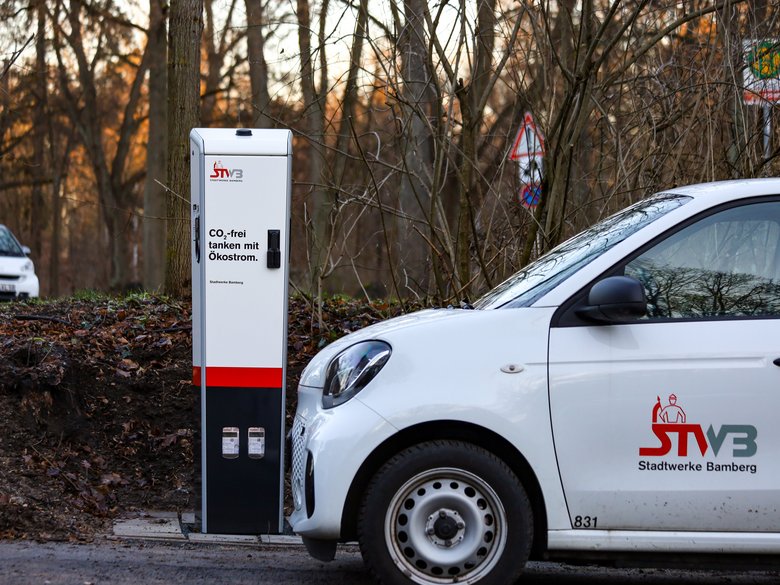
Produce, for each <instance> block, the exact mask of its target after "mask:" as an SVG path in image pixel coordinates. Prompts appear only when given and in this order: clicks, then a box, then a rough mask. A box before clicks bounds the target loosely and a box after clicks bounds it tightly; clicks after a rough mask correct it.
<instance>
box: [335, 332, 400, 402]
mask: <svg viewBox="0 0 780 585" xmlns="http://www.w3.org/2000/svg"><path fill="white" fill-rule="evenodd" d="M391 351H392V350H391V348H390V346H389V345H388V344H387V343H385V342H384V341H375V340H374V341H361V342H359V343H356V344H355V345H351V346H350V347H348V348H347V349H345V350H344V351H342V352H341V353H340V354H338V355H337V356H336V357H334V358H333V360H331V362H330V365H329V366H328V372H327V374H326V375H325V387H324V388H323V390H322V407H323V408H333V407H334V406H338V405H339V404H344V403H345V402H346V401H347V400H349V399H350V398H352V397H353V396H355V394H357V393H358V392H360V391H361V390H362V389H363V388H365V387H366V386H367V385H368V383H369V382H370V381H371V380H373V379H374V376H376V375H377V374H378V373H379V370H381V369H382V366H384V365H385V363H386V362H387V360H388V359H389V358H390V353H391Z"/></svg>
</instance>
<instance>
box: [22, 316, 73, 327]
mask: <svg viewBox="0 0 780 585" xmlns="http://www.w3.org/2000/svg"><path fill="white" fill-rule="evenodd" d="M14 319H18V320H19V321H53V322H54V323H62V324H63V325H67V326H68V327H72V326H73V324H72V323H70V322H68V321H65V319H60V318H59V317H52V316H51V315H14Z"/></svg>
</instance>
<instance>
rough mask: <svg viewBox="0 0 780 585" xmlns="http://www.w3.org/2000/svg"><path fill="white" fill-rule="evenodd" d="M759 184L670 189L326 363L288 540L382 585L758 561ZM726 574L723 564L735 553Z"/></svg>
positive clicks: (768, 273) (770, 546)
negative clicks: (364, 569)
mask: <svg viewBox="0 0 780 585" xmlns="http://www.w3.org/2000/svg"><path fill="white" fill-rule="evenodd" d="M778 366H780V179H756V180H744V181H729V182H720V183H710V184H702V185H693V186H688V187H683V188H675V189H672V190H669V191H666V192H663V193H660V194H657V195H654V196H652V197H650V198H647V199H645V200H643V201H640V202H638V203H636V204H634V205H632V206H631V207H629V208H627V209H626V210H624V211H622V212H620V213H618V214H616V215H614V216H612V217H610V218H608V219H606V220H604V221H602V222H600V223H598V224H597V225H595V226H593V227H591V228H589V229H588V230H586V231H584V232H583V233H581V234H579V235H578V236H575V237H574V238H572V239H570V240H568V241H567V242H565V243H563V244H561V245H560V246H558V247H557V248H555V249H554V250H552V251H551V252H549V253H548V254H546V255H545V256H543V257H541V258H540V259H538V260H537V261H535V262H533V263H532V264H530V265H529V266H527V267H526V268H524V269H522V270H521V271H520V272H518V273H517V274H515V275H514V276H512V277H511V278H509V279H508V280H507V281H506V282H504V283H502V284H500V285H499V286H498V287H496V288H495V289H494V290H492V291H491V292H489V293H488V294H486V295H485V296H484V297H482V298H481V299H480V300H478V301H477V302H475V303H474V307H473V310H471V309H461V308H446V309H443V308H442V309H430V310H424V311H421V312H418V313H415V314H410V315H407V316H402V317H399V318H396V319H391V320H389V321H386V322H383V323H379V324H376V325H373V326H371V327H367V328H366V329H363V330H361V331H357V332H355V333H353V334H350V335H348V336H346V337H344V338H342V339H340V340H338V341H336V342H334V343H333V344H332V345H330V346H328V347H326V348H325V349H324V350H323V351H322V352H321V353H319V354H318V355H317V356H316V357H315V358H314V359H313V360H312V361H311V363H309V365H308V366H307V368H306V369H305V371H304V372H303V374H302V377H301V381H300V387H299V389H298V410H297V413H296V416H295V421H294V426H293V428H292V431H291V443H292V444H291V449H292V470H291V477H292V490H293V501H294V512H293V513H292V515H291V516H290V519H289V520H290V523H291V525H292V528H293V530H294V531H295V532H296V533H298V534H300V535H301V536H302V537H303V539H304V542H305V543H306V545H307V548H308V550H309V552H310V554H312V555H313V556H315V557H316V558H319V559H323V560H327V559H331V558H333V555H334V553H335V550H336V543H337V542H340V541H342V542H343V541H353V540H357V541H359V543H360V548H361V551H362V554H363V557H364V560H365V561H366V563H367V565H368V566H369V568H370V569H371V570H372V572H373V573H374V574H375V575H376V576H377V577H378V578H379V579H380V580H381V581H382V582H383V583H390V584H395V583H409V582H414V583H461V582H464V583H480V584H487V583H490V584H509V583H512V582H513V581H514V580H515V579H516V578H517V577H518V575H519V574H520V572H521V571H522V568H523V566H524V564H525V562H526V560H527V559H529V558H536V559H562V560H571V559H581V558H583V557H596V558H599V559H602V560H616V559H623V558H625V557H626V556H627V555H643V556H645V555H648V554H649V553H653V554H656V555H657V554H662V555H664V554H665V555H667V556H668V555H672V554H673V555H675V556H676V558H680V556H684V557H689V556H691V555H699V554H711V553H716V554H722V553H728V554H731V553H735V554H740V553H741V554H745V555H747V554H749V555H762V554H769V555H777V554H778V553H780V424H778V413H780V367H778ZM742 558H745V557H744V556H743V557H742Z"/></svg>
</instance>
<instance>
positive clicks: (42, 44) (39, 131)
mask: <svg viewBox="0 0 780 585" xmlns="http://www.w3.org/2000/svg"><path fill="white" fill-rule="evenodd" d="M36 12H37V14H36V18H37V25H38V26H37V32H36V36H35V69H36V71H35V127H34V128H33V165H34V168H33V179H34V181H33V188H32V207H31V209H30V228H31V230H30V235H31V239H30V240H29V242H30V248H31V249H32V254H33V258H35V260H36V261H38V260H39V259H40V257H41V240H42V236H43V231H44V229H45V227H46V221H45V214H44V205H43V189H44V184H45V179H46V177H47V176H48V175H49V173H48V172H47V170H46V169H47V168H48V167H47V165H46V154H45V153H46V125H47V124H46V116H47V111H46V110H47V109H48V108H47V106H48V103H47V102H48V89H47V86H46V4H45V2H44V0H38V2H37V6H36ZM49 280H50V279H49ZM45 288H48V286H46V285H45V286H44V289H45Z"/></svg>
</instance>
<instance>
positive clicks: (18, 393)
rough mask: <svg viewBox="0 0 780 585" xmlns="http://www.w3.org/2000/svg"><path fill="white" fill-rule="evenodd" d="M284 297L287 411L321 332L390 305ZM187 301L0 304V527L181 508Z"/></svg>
mask: <svg viewBox="0 0 780 585" xmlns="http://www.w3.org/2000/svg"><path fill="white" fill-rule="evenodd" d="M401 310H402V309H401V307H399V306H397V305H388V304H386V303H375V304H372V305H366V304H365V303H359V302H355V301H345V300H339V299H333V300H331V301H329V302H328V303H327V305H326V308H325V312H324V314H323V317H324V323H325V327H324V328H323V330H322V331H320V329H319V328H318V327H317V326H316V325H314V324H313V321H312V312H311V309H310V307H309V305H308V304H307V303H306V302H305V300H303V299H300V298H295V299H291V302H290V313H289V324H290V336H289V346H288V378H287V388H288V392H287V395H288V405H287V406H288V419H289V416H290V415H291V413H292V411H293V410H294V408H295V388H296V386H297V382H298V377H299V376H300V372H301V370H302V369H303V367H304V366H305V365H306V363H307V362H308V360H309V359H311V357H312V356H313V355H314V354H315V353H316V352H317V351H318V350H319V349H320V348H321V347H323V346H324V345H325V344H327V343H329V342H330V341H333V340H334V339H336V338H338V337H340V336H341V335H344V334H345V333H348V332H350V331H354V330H356V329H359V328H361V327H364V326H366V325H369V324H371V323H373V322H376V321H379V320H383V319H386V318H389V317H391V316H393V315H396V314H398V313H400V312H401ZM190 315H191V307H190V304H189V303H188V302H182V301H172V300H170V299H164V298H158V297H152V296H147V295H140V296H130V297H127V298H124V299H116V298H105V297H100V298H89V299H84V298H81V299H78V298H74V299H65V300H58V301H52V302H30V303H11V304H9V303H6V304H3V305H0V538H31V539H38V540H90V539H92V538H93V537H94V536H95V535H97V534H100V533H104V532H105V531H106V530H108V528H109V523H110V520H111V519H112V518H114V517H117V516H118V515H121V514H124V513H128V512H132V511H134V510H143V509H147V510H148V509H155V510H172V511H173V510H178V511H186V510H192V509H193V508H194V506H195V498H194V493H193V489H194V459H193V445H194V444H195V439H196V436H195V433H196V431H197V429H198V425H199V421H198V412H197V404H198V392H197V389H194V388H193V387H192V385H191V375H192V345H191V321H190Z"/></svg>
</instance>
